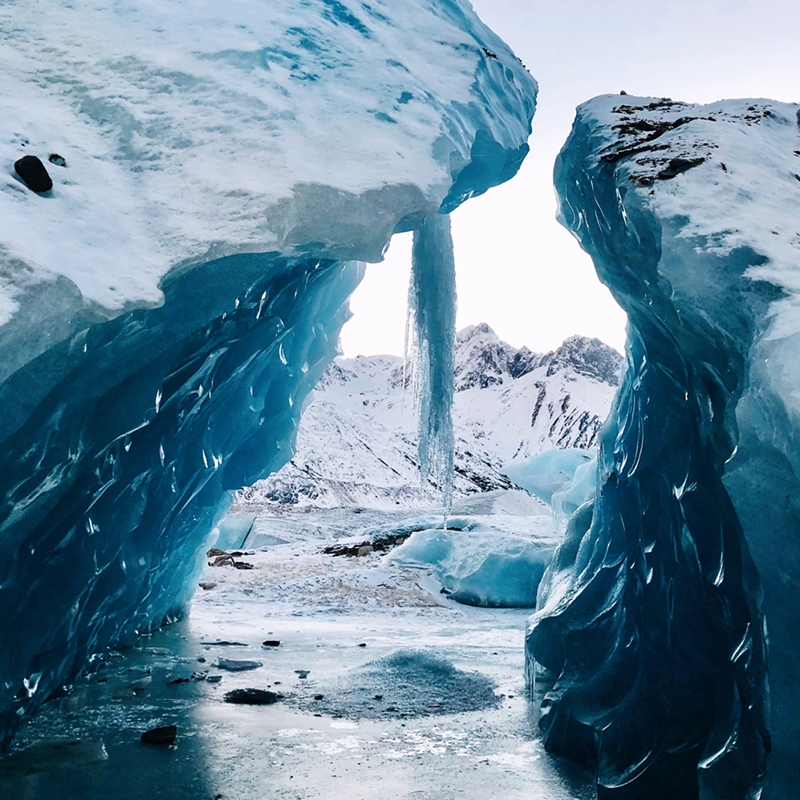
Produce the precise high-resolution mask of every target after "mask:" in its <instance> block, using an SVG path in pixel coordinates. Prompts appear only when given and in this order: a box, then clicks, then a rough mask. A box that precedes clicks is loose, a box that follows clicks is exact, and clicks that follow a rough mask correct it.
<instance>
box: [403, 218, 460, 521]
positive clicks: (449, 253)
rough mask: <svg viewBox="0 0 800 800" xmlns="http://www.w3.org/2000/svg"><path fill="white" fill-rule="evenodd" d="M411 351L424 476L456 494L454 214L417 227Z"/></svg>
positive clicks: (447, 496) (447, 500) (448, 495)
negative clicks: (454, 427) (452, 233)
mask: <svg viewBox="0 0 800 800" xmlns="http://www.w3.org/2000/svg"><path fill="white" fill-rule="evenodd" d="M408 315H409V356H410V360H411V367H412V370H413V379H414V400H415V405H416V406H417V409H418V414H419V463H420V471H421V473H422V479H423V480H427V479H430V480H431V481H433V483H435V484H436V486H438V487H439V489H440V491H441V493H442V505H443V506H444V510H445V514H446V513H447V512H448V511H449V509H450V504H451V502H452V497H453V444H454V442H453V418H452V406H453V392H454V378H453V373H454V362H453V358H454V350H455V338H456V270H455V259H454V257H453V239H452V236H451V234H450V217H449V215H446V214H432V215H430V216H428V217H426V218H425V221H424V222H423V223H422V224H421V225H420V227H419V228H418V229H417V230H416V231H415V232H414V246H413V249H412V266H411V285H410V286H409V292H408Z"/></svg>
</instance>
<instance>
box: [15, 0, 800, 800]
mask: <svg viewBox="0 0 800 800" xmlns="http://www.w3.org/2000/svg"><path fill="white" fill-rule="evenodd" d="M0 29H2V32H3V36H2V39H1V40H0V41H2V44H0V69H2V72H3V75H4V92H3V98H2V103H3V106H4V107H3V110H2V113H0V157H2V161H3V163H4V164H6V165H7V168H6V170H5V171H4V172H3V173H2V174H1V175H0V344H2V348H3V355H4V358H3V362H2V364H0V381H1V382H0V442H1V443H2V471H0V608H2V610H3V614H2V615H1V616H0V641H2V645H3V646H2V648H1V649H0V728H2V730H0V738H3V739H4V740H7V739H8V738H9V737H10V736H11V735H13V732H14V730H15V729H16V728H17V727H18V725H19V724H20V722H21V721H22V719H23V718H24V717H25V715H26V714H28V713H30V712H32V711H33V710H35V708H36V707H37V706H38V705H39V704H40V703H41V702H43V701H44V700H45V699H46V698H47V697H49V696H51V695H53V694H55V693H58V692H60V691H63V687H64V686H65V685H68V684H69V683H70V682H71V681H72V680H73V678H74V676H75V675H76V674H77V672H78V671H79V670H80V669H81V668H82V667H83V666H84V665H85V664H86V662H87V661H88V660H89V659H90V658H91V656H92V654H94V653H97V652H101V651H103V650H104V649H106V648H108V647H113V646H115V645H118V644H121V643H124V642H125V641H128V640H129V639H130V638H131V637H132V636H134V635H136V633H137V632H138V631H143V630H147V629H149V628H152V627H153V626H157V625H160V624H162V623H163V622H164V621H165V620H169V619H170V618H172V617H175V616H177V615H179V614H180V613H181V611H182V608H183V606H184V605H185V603H186V602H187V600H188V597H189V596H190V593H191V589H190V586H191V583H192V580H191V579H192V576H193V574H194V573H195V567H196V558H197V555H198V553H201V552H202V549H203V544H204V541H205V539H206V536H207V534H208V533H209V531H210V530H211V528H212V526H213V525H214V523H215V521H216V520H217V519H218V518H219V517H220V515H221V514H223V513H224V511H225V509H226V507H227V504H228V502H229V497H230V494H231V492H232V491H233V490H235V489H237V488H238V487H240V486H242V485H243V484H246V483H251V482H253V481H254V480H256V479H257V478H259V477H262V476H263V475H265V474H267V473H269V472H271V471H274V470H275V469H277V468H279V467H280V466H281V465H282V464H283V463H284V462H285V461H286V460H287V459H288V458H289V456H290V453H291V448H292V443H293V437H294V433H295V430H296V427H297V422H298V419H299V415H300V411H301V409H302V405H303V399H304V397H305V395H306V394H307V393H308V391H310V389H311V387H313V385H314V382H315V381H316V379H317V377H318V376H319V374H320V373H321V371H322V370H323V369H324V367H325V365H326V364H327V363H328V361H329V360H330V359H331V358H332V357H333V355H334V353H335V348H336V341H337V338H338V332H339V329H340V327H341V325H342V323H343V322H344V320H345V318H346V315H347V312H346V306H345V304H346V300H347V297H348V296H349V294H350V292H351V291H352V290H353V288H354V287H355V285H356V284H357V282H358V280H359V279H360V275H361V267H360V266H359V265H358V264H357V263H356V261H357V260H378V259H379V258H380V256H381V253H382V251H383V249H384V248H385V246H386V243H387V241H388V239H389V237H390V236H391V235H392V233H393V232H396V231H402V230H415V231H417V232H418V237H419V238H418V247H417V252H418V254H417V256H416V260H417V265H416V267H415V269H416V276H417V285H416V291H417V299H416V306H415V309H416V312H417V316H418V317H419V319H420V320H421V324H420V327H419V330H420V331H421V332H422V340H420V341H418V347H419V349H420V351H421V352H423V353H424V354H425V359H427V362H426V366H425V369H427V370H428V383H429V385H434V386H435V385H436V382H437V380H440V379H441V378H442V376H443V375H444V374H446V373H447V364H448V363H450V362H448V361H447V352H446V347H445V345H446V344H447V341H448V340H449V333H448V332H447V331H445V332H442V331H441V330H440V327H441V325H440V323H441V322H442V320H443V319H446V316H444V315H445V310H443V307H441V306H440V304H441V303H443V302H444V301H446V300H447V298H448V297H451V295H452V292H442V291H440V290H441V286H440V283H441V282H439V281H437V279H436V276H437V274H438V272H437V270H440V269H441V270H444V271H445V273H446V277H447V279H448V280H450V277H451V263H450V254H449V253H448V252H447V247H448V246H449V234H448V231H447V225H446V219H444V218H443V215H445V214H447V213H448V212H449V211H451V210H452V209H453V208H455V207H456V206H457V205H458V204H459V203H461V202H463V201H464V200H466V199H468V198H469V197H470V196H472V195H474V194H478V193H481V192H483V191H485V190H486V189H488V188H490V187H491V186H493V185H496V184H497V183H500V182H502V181H504V180H507V179H509V178H511V177H513V175H514V174H515V172H516V170H517V168H518V167H519V164H520V163H521V161H522V159H523V158H524V156H525V154H526V152H527V138H528V135H529V133H530V127H531V118H532V116H533V111H534V107H535V99H536V83H535V81H534V80H533V79H532V78H531V77H530V76H529V75H528V73H527V72H526V70H525V69H524V68H523V67H522V65H521V64H520V63H519V61H518V60H517V59H516V57H515V56H514V54H513V53H512V52H511V51H510V50H509V49H508V48H507V47H506V46H505V45H504V44H503V43H502V42H501V41H500V40H499V39H498V38H497V37H496V36H495V35H494V34H492V33H491V31H489V30H488V29H487V28H486V27H485V26H483V25H482V24H481V23H480V21H479V20H478V19H477V18H476V17H475V15H474V13H473V12H472V10H471V9H470V7H469V5H468V4H467V3H465V2H462V0H433V1H431V0H429V1H428V2H425V1H424V0H403V2H389V1H388V0H373V1H372V2H370V3H360V2H354V0H347V1H345V0H308V2H304V3H302V4H299V3H296V2H291V1H290V0H278V1H276V2H270V3H248V2H233V3H226V4H224V6H219V5H217V6H209V5H208V4H204V3H200V2H199V0H184V1H183V2H177V0H174V1H173V2H163V3H159V4H158V6H157V7H154V6H152V5H148V4H143V3H141V4H139V3H134V4H127V5H126V6H124V7H123V6H119V5H113V6H112V5H103V4H100V5H98V4H96V3H89V2H84V0H77V1H76V2H74V3H71V4H70V5H69V6H58V7H52V5H51V4H45V3H44V2H37V0H27V1H26V0H20V1H19V2H13V3H7V4H5V5H4V6H3V7H2V10H0ZM89 32H90V33H89ZM43 41H44V42H46V43H47V53H48V55H47V59H46V61H45V60H43V58H42V51H41V43H42V42H43ZM43 62H44V63H43ZM797 113H798V109H797V107H796V106H790V105H785V104H778V103H767V102H764V101H736V102H728V103H720V104H716V105H714V106H709V107H695V106H688V105H685V104H681V103H673V102H671V101H659V100H653V99H638V98H620V97H603V98H598V99H597V100H595V101H592V102H591V103H589V104H587V105H585V106H583V107H582V108H581V109H579V113H578V117H577V120H576V124H575V128H574V130H573V134H572V136H571V137H570V140H569V141H568V143H567V145H566V146H565V149H564V151H563V152H562V155H561V157H560V159H559V162H558V164H557V168H556V183H557V187H558V191H559V194H560V197H561V204H562V212H561V213H562V217H563V221H564V223H565V224H566V225H567V227H569V228H570V229H571V230H572V231H573V232H574V233H575V234H576V236H577V237H578V238H579V240H580V242H581V244H582V246H583V247H584V248H585V249H586V250H587V251H589V252H590V253H591V255H592V256H593V258H594V259H595V264H596V267H597V270H598V273H599V275H600V277H601V279H602V280H603V281H604V282H606V283H607V284H608V285H609V286H610V287H611V289H612V291H613V292H614V294H615V296H616V298H617V300H618V301H619V302H620V304H621V305H622V306H623V307H624V308H625V310H626V311H627V313H628V315H629V321H630V328H629V352H628V365H627V370H626V373H625V378H624V381H623V383H622V386H621V388H620V393H619V396H618V398H617V402H616V406H615V409H614V411H613V412H612V416H611V419H610V420H609V423H608V424H607V426H606V428H605V431H604V435H603V441H602V445H601V452H600V456H599V459H598V471H597V481H598V484H597V495H596V499H595V500H594V502H593V504H589V505H584V506H582V507H581V508H579V509H578V510H577V512H576V513H575V515H574V516H573V517H572V520H571V522H570V525H569V528H568V535H567V539H566V541H565V543H564V545H563V546H562V547H561V548H560V550H559V551H558V552H557V554H556V557H555V560H554V563H553V566H552V567H551V569H550V570H549V571H548V573H547V574H546V576H545V579H544V582H543V584H542V591H541V594H540V598H539V600H540V610H539V612H538V613H537V616H536V617H535V618H534V620H533V621H532V626H531V630H530V632H529V635H528V641H527V652H528V667H529V675H530V678H531V680H532V681H534V680H535V681H547V682H550V683H552V687H551V688H550V691H549V693H548V694H547V697H546V699H545V702H544V704H543V708H542V726H543V730H544V735H545V738H546V742H547V744H548V747H550V748H551V749H552V750H554V751H557V752H561V753H565V754H568V755H571V756H573V757H577V758H580V759H583V760H585V761H587V762H589V763H593V764H594V766H595V768H596V771H597V779H598V791H599V794H600V796H601V797H604V798H620V800H627V798H640V797H641V798H645V797H646V798H656V797H670V798H677V797H680V798H692V797H698V798H699V797H701V796H702V797H703V798H717V799H718V800H723V799H724V800H731V799H732V798H749V797H756V796H758V793H759V791H760V789H761V786H762V784H763V782H764V775H765V769H766V765H767V763H769V766H770V772H769V775H770V776H771V777H770V781H771V784H768V788H769V793H771V796H773V797H775V798H783V797H787V796H790V793H791V792H792V791H794V787H795V786H796V775H794V774H793V773H794V772H795V771H796V766H795V765H796V764H797V763H798V753H797V747H798V745H797V742H798V741H800V730H798V722H797V720H798V718H800V697H798V692H800V689H798V687H799V686H800V676H798V674H797V671H798V667H797V664H798V663H800V660H799V659H798V658H797V657H796V655H797V654H796V648H795V647H794V645H793V631H792V624H793V619H792V615H791V612H792V610H793V609H794V608H796V607H797V606H798V601H800V597H798V593H799V592H800V589H798V587H799V586H800V550H799V549H798V546H797V543H796V542H797V531H798V518H799V517H800V511H799V510H798V507H797V497H799V496H800V492H798V488H799V487H798V486H797V463H798V443H797V433H796V432H797V430H798V420H797V414H798V400H797V398H798V397H800V387H799V386H798V377H797V369H796V363H795V355H794V354H796V353H797V352H798V344H799V343H798V336H799V335H800V309H798V307H797V306H798V289H800V282H798V279H797V275H798V269H797V268H798V246H799V244H800V233H799V232H798V229H797V216H798V215H797V213H796V209H797V203H798V199H800V195H799V194H798V193H800V177H798V172H800V158H798V154H799V153H800V136H798V119H797ZM26 155H30V156H37V157H39V158H40V159H41V160H42V161H43V162H45V163H47V165H48V170H49V172H50V175H51V177H52V179H53V184H54V185H53V188H52V189H51V190H49V191H47V192H44V193H42V194H37V193H35V192H33V191H31V190H30V189H29V188H27V187H26V186H25V185H24V183H23V182H22V180H21V179H20V177H19V175H18V174H17V173H15V172H14V170H13V166H12V165H13V164H14V163H15V161H17V160H18V159H20V158H21V157H22V156H26ZM49 156H54V157H56V158H55V159H53V158H50V159H49ZM437 265H438V266H437ZM443 274H444V273H443ZM437 309H439V310H437ZM425 337H427V338H425ZM444 394H445V395H446V392H444ZM442 396H443V391H438V392H433V393H432V394H430V395H429V399H431V401H432V402H433V406H432V407H431V408H429V411H428V417H429V419H430V420H431V428H430V430H431V431H432V432H433V433H434V434H435V436H434V437H433V439H432V440H431V441H430V442H429V443H428V444H429V450H428V455H429V457H430V461H431V463H432V467H433V470H434V472H436V470H437V469H439V466H437V465H441V463H442V461H443V459H444V461H446V454H444V455H443V453H442V451H441V449H439V445H440V444H441V438H442V433H443V432H444V434H445V435H446V425H445V426H444V427H441V426H440V424H439V423H440V422H441V415H440V413H439V412H440V411H441V410H442V408H441V405H439V406H437V405H436V403H441V401H442ZM765 619H766V620H767V621H768V622H769V636H768V637H767V635H766V625H765ZM768 663H769V669H770V684H771V692H772V698H773V710H772V716H770V710H769V708H768V695H767V691H766V670H767V664H768ZM768 730H769V731H770V732H771V735H770V733H768V732H767V731H768ZM771 748H772V750H773V755H772V757H771V760H770V761H769V762H767V756H768V754H769V751H770V749H771Z"/></svg>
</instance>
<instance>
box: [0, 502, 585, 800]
mask: <svg viewBox="0 0 800 800" xmlns="http://www.w3.org/2000/svg"><path fill="white" fill-rule="evenodd" d="M455 512H456V513H457V514H458V515H460V516H461V517H466V516H469V517H470V518H472V519H478V518H480V519H482V520H483V524H484V525H485V526H495V528H496V529H497V530H499V531H501V532H502V531H504V532H511V531H514V532H515V534H516V535H518V536H520V537H524V538H527V539H528V540H530V541H531V542H532V543H535V544H536V545H539V546H541V547H542V548H545V549H546V548H548V547H550V546H552V544H553V542H554V535H553V533H552V526H551V524H550V516H549V512H547V511H546V510H545V509H544V508H543V507H542V506H539V505H537V504H536V503H535V501H533V500H531V499H529V498H526V497H524V496H523V495H522V494H521V493H516V492H510V493H503V492H492V493H487V494H484V495H481V496H478V497H473V498H468V499H466V500H464V501H461V502H460V503H457V504H456V508H455ZM414 515H417V516H419V515H420V511H419V510H418V511H415V512H413V513H412V512H409V511H408V510H406V511H389V512H386V511H367V510H360V509H359V510H353V509H320V510H316V511H306V510H304V509H300V508H295V509H288V508H285V509H283V510H282V511H281V512H280V515H277V516H276V515H273V516H271V517H262V518H261V521H262V533H264V532H265V531H266V530H267V529H268V530H269V531H270V532H271V533H270V535H272V536H274V537H276V538H281V537H282V540H283V542H284V543H283V544H273V545H271V546H266V547H263V548H261V549H259V550H257V551H255V552H250V553H248V554H243V555H241V556H237V557H236V559H237V560H238V561H244V562H246V563H249V564H252V565H253V568H252V569H235V568H234V567H232V566H221V567H208V568H207V569H206V571H205V573H204V575H203V576H202V579H201V582H202V583H203V584H204V585H205V586H206V587H209V588H206V589H200V590H198V594H197V595H196V597H195V601H194V604H193V607H192V612H191V616H190V617H189V618H188V619H187V620H184V621H183V622H180V623H177V624H175V625H173V626H170V627H168V628H165V629H163V630H161V631H159V632H158V633H156V634H154V635H153V636H150V637H144V638H142V639H141V640H140V643H139V644H138V645H137V646H136V647H135V648H132V649H130V650H126V651H124V652H122V653H112V654H111V655H110V656H109V657H108V658H107V659H106V660H105V661H104V663H103V664H102V665H101V666H100V667H99V668H98V670H97V671H96V672H95V673H94V674H92V675H91V676H89V677H88V678H86V679H85V680H82V681H81V682H80V684H79V685H78V686H77V687H76V689H75V691H74V692H73V693H72V694H70V695H69V696H67V697H65V698H63V699H61V700H58V701H54V702H51V703H49V704H48V705H47V706H45V708H44V709H43V710H42V712H41V713H40V714H39V715H38V716H37V717H35V718H34V719H33V721H32V722H31V723H30V724H29V725H28V727H27V728H25V729H23V731H22V732H21V734H20V736H19V737H18V739H17V740H16V741H15V743H14V748H15V750H17V751H18V754H16V755H14V756H12V757H11V758H10V759H7V760H6V761H4V762H2V767H0V796H2V797H14V798H20V799H21V800H22V799H24V800H73V799H74V798H78V797H80V798H81V799H82V800H95V798H97V800H99V799H100V798H103V800H106V799H107V798H108V797H112V796H113V797H114V798H116V800H128V798H130V800H133V799H134V798H136V799H137V800H139V798H215V799H216V800H264V799H265V798H285V799H287V800H288V799H289V798H296V799H297V800H300V798H303V800H305V798H334V797H337V798H338V797H347V798H348V799H349V800H375V799H376V798H398V800H399V799H400V798H408V799H409V800H410V799H411V798H414V800H449V798H459V799H461V798H463V799H464V800H479V799H480V800H485V798H488V797H500V796H502V797H504V798H508V799H509V800H516V799H517V798H519V800H522V799H523V798H525V799H526V800H528V798H532V797H533V798H543V800H575V798H578V799H580V800H582V799H583V798H586V799H587V800H588V798H590V797H592V796H593V794H592V792H593V790H592V789H591V787H590V781H589V776H588V775H586V774H584V773H580V772H576V771H575V770H574V768H572V767H569V766H567V765H564V764H559V763H557V762H556V761H555V760H553V759H552V758H551V757H550V756H549V755H547V754H546V753H545V752H544V750H543V748H542V746H541V744H540V742H539V739H538V737H537V734H536V724H535V716H534V715H533V707H532V704H531V702H530V701H529V700H528V699H527V698H526V697H525V693H524V679H523V637H524V626H525V619H526V617H527V615H528V613H529V612H528V611H527V610H525V609H487V608H476V607H471V606H465V605H460V604H458V603H455V602H454V601H453V600H452V599H449V598H448V597H447V595H445V594H442V593H441V591H440V588H441V583H440V582H439V581H438V580H437V578H436V576H435V574H434V571H433V568H430V569H429V568H426V567H425V566H424V565H421V564H420V565H417V566H408V565H407V564H406V563H394V562H393V561H392V560H391V559H389V558H387V557H386V556H385V555H383V554H382V553H379V552H372V553H369V554H367V555H364V556H361V557H347V556H335V555H332V554H330V553H328V554H326V553H324V552H323V549H324V547H325V546H329V545H333V544H340V545H344V544H347V543H348V542H350V543H352V542H359V541H361V540H364V539H369V538H370V537H372V538H373V539H374V532H375V531H376V530H379V529H380V530H383V531H386V530H391V529H392V528H393V527H394V528H396V529H397V530H398V531H403V530H405V529H406V528H407V527H408V524H407V523H408V521H409V519H411V518H412V517H414ZM523 515H525V516H523ZM264 535H266V534H264ZM270 640H271V641H279V642H280V644H279V645H278V646H264V645H263V644H262V642H264V641H270ZM220 659H227V660H228V661H242V660H248V661H255V662H260V663H261V666H259V667H257V668H255V669H252V670H247V671H239V672H235V671H229V670H226V669H223V668H220V667H219V666H217V665H218V664H220V663H223V664H224V663H225V662H224V661H222V662H220ZM192 673H195V679H194V680H191V679H190V680H183V679H187V678H191V676H192ZM204 673H205V674H206V675H207V677H205V679H201V680H197V679H196V678H197V677H199V676H201V675H203V674H204ZM212 676H213V677H217V676H219V678H218V682H211V681H210V680H209V678H211V677H212ZM172 681H182V682H172ZM237 688H257V689H266V690H271V691H274V692H277V693H280V694H281V695H282V697H281V698H280V699H279V700H278V702H277V703H275V704H273V705H268V706H262V707H256V706H240V705H230V704H228V703H226V702H224V699H223V698H224V695H225V694H226V693H227V692H229V691H231V690H233V689H237ZM379 696H380V697H379ZM168 724H175V725H176V726H177V728H178V735H177V741H176V744H175V746H174V747H170V748H160V747H154V746H147V745H143V744H141V743H140V742H139V737H140V735H141V733H142V732H143V731H145V730H148V729H150V728H153V727H156V726H163V725H168ZM70 737H71V738H72V739H73V740H75V741H77V740H80V741H77V743H73V744H66V743H65V742H64V741H62V742H61V743H54V742H53V741H52V740H53V739H54V738H59V739H62V740H64V739H68V738H70ZM37 739H38V740H50V742H49V743H48V742H46V741H45V742H42V741H39V743H38V744H37V745H35V746H34V749H33V750H32V751H27V752H24V748H25V746H26V745H28V744H30V743H32V742H34V741H36V740H37Z"/></svg>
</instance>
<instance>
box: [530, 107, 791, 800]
mask: <svg viewBox="0 0 800 800" xmlns="http://www.w3.org/2000/svg"><path fill="white" fill-rule="evenodd" d="M555 182H556V187H557V192H558V195H559V201H560V208H559V215H560V220H561V221H562V223H563V224H564V225H565V226H566V227H567V228H568V229H569V230H570V231H571V232H572V233H573V234H574V235H575V236H576V238H577V239H578V240H579V242H580V244H581V246H582V247H583V249H584V250H586V251H587V252H588V253H589V254H590V255H591V256H592V258H593V260H594V263H595V267H596V270H597V272H598V275H599V277H600V278H601V280H602V281H603V282H604V283H606V284H607V285H608V286H609V288H610V289H611V291H612V293H613V295H614V297H615V298H616V300H617V301H618V302H619V303H620V305H621V306H622V307H623V308H624V310H625V311H626V312H627V314H628V319H629V325H628V346H627V359H626V365H625V368H624V371H623V377H622V384H621V387H620V391H619V394H618V396H617V399H616V400H615V404H614V406H613V408H612V412H611V416H610V418H609V420H608V422H607V423H606V426H605V427H604V429H603V430H602V431H601V434H600V454H599V457H598V466H597V484H596V497H595V499H594V502H593V503H590V504H587V505H585V506H582V507H581V508H580V509H578V510H577V512H576V513H575V514H574V515H573V517H572V518H571V519H570V522H569V525H568V529H567V534H566V539H565V541H564V543H563V544H562V546H561V547H560V548H559V549H558V550H557V552H556V553H555V554H554V557H553V562H552V564H551V567H550V568H549V570H548V572H547V573H546V574H545V576H544V578H543V581H542V584H541V586H540V591H539V598H538V601H539V609H538V611H537V612H536V614H535V615H534V617H533V618H532V619H531V622H530V626H529V631H528V634H527V639H526V653H527V660H526V671H527V675H528V680H529V685H530V688H531V690H533V691H534V692H536V693H538V695H539V696H541V697H542V705H541V717H540V725H541V728H542V730H543V733H544V737H545V741H546V745H547V747H548V749H550V750H551V751H553V752H557V753H561V754H565V755H569V756H571V757H574V758H579V759H581V760H583V761H585V762H587V763H590V764H593V765H594V768H595V770H596V775H597V784H598V796H599V797H600V798H614V800H616V799H617V798H619V800H627V798H677V797H679V798H682V800H691V798H703V800H737V799H739V798H741V799H742V800H743V799H744V798H758V797H761V796H762V792H763V796H764V797H768V798H786V797H793V796H795V795H796V794H797V780H798V775H797V764H798V763H800V749H799V748H800V744H798V743H800V666H799V665H800V658H798V655H800V653H799V652H798V647H797V644H796V634H795V626H796V623H795V619H794V615H795V609H796V608H797V607H798V603H800V547H799V546H798V530H799V529H800V508H798V504H797V498H798V496H800V491H798V490H800V486H798V475H799V474H800V471H799V470H798V467H800V448H798V435H797V431H798V430H800V427H798V422H799V421H800V419H799V416H798V415H799V412H800V391H798V390H800V385H799V384H798V374H800V373H798V370H797V353H798V352H800V349H799V348H800V314H799V313H798V311H799V310H800V307H799V306H800V281H798V275H799V274H800V271H798V264H799V263H800V230H799V229H798V215H797V207H798V200H799V199H800V107H798V106H797V105H793V104H786V103H779V102H773V101H768V100H759V99H745V100H729V101H721V102H718V103H714V104H710V105H706V106H698V105H692V104H688V103H682V102H676V101H672V100H669V99H665V98H639V97H620V96H618V95H617V96H611V95H607V96H602V97H598V98H596V99H594V100H592V101H589V102H588V103H586V104H584V105H582V106H580V107H579V108H578V111H577V116H576V118H575V123H574V125H573V129H572V133H571V134H570V137H569V140H568V141H567V143H566V145H565V146H564V148H563V150H562V152H561V154H560V156H559V158H558V160H557V162H556V167H555Z"/></svg>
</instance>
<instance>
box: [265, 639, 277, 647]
mask: <svg viewBox="0 0 800 800" xmlns="http://www.w3.org/2000/svg"><path fill="white" fill-rule="evenodd" d="M261 644H262V645H263V646H264V647H280V646H281V643H280V641H279V640H278V639H266V640H265V641H263V642H261Z"/></svg>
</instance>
